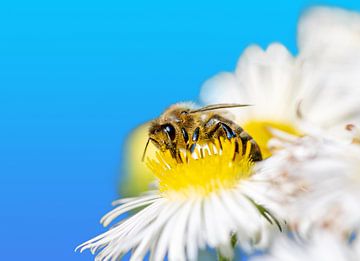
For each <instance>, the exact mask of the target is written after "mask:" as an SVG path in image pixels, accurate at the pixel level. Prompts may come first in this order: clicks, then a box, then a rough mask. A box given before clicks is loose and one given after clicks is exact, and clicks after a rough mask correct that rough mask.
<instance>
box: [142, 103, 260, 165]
mask: <svg viewBox="0 0 360 261" xmlns="http://www.w3.org/2000/svg"><path fill="white" fill-rule="evenodd" d="M245 106H249V105H244V104H214V105H208V106H205V107H202V108H198V109H197V108H194V106H193V105H192V104H190V103H178V104H174V105H172V106H170V107H169V108H168V109H166V110H165V112H164V113H163V114H162V115H161V116H160V117H159V118H157V119H155V120H153V121H152V122H151V123H150V128H149V132H148V141H147V143H146V145H145V149H144V153H143V157H142V160H144V158H145V154H146V150H147V147H148V145H149V142H150V141H151V142H152V143H153V144H154V145H155V146H156V147H157V148H158V149H159V150H161V151H166V150H168V151H169V152H170V153H171V156H172V157H173V158H175V159H176V160H177V161H178V162H180V163H181V162H182V159H181V157H180V150H189V151H190V152H193V151H194V150H195V148H196V145H197V144H208V143H212V142H213V141H214V140H216V139H218V140H219V141H220V138H225V139H229V140H230V139H236V145H237V150H238V151H237V152H239V148H238V146H239V144H240V145H241V146H242V150H241V151H242V152H243V153H245V151H246V146H247V145H248V144H250V146H251V148H250V157H251V159H252V160H253V161H259V160H262V155H261V151H260V148H259V146H258V144H257V143H256V142H255V140H254V139H253V138H252V137H251V136H250V135H249V134H248V133H247V132H246V131H245V130H244V129H243V128H241V127H240V126H239V125H237V124H236V123H235V122H233V121H231V120H230V119H228V118H227V117H226V116H223V115H221V114H220V113H216V112H215V111H216V110H220V109H228V108H238V107H245Z"/></svg>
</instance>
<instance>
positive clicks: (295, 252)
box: [250, 231, 360, 261]
mask: <svg viewBox="0 0 360 261" xmlns="http://www.w3.org/2000/svg"><path fill="white" fill-rule="evenodd" d="M274 242H275V243H274V245H273V246H272V247H271V249H270V252H269V253H268V254H266V255H265V256H259V257H255V258H251V259H250V261H304V260H306V261H322V260H324V261H325V260H326V261H357V260H359V259H360V255H359V253H358V252H356V249H354V245H353V244H351V243H350V242H346V241H343V240H340V239H339V238H338V237H335V236H334V235H333V234H330V233H328V232H326V231H318V232H317V233H315V235H314V236H313V238H311V239H310V240H309V241H307V242H297V241H295V240H294V239H290V238H288V237H286V236H282V237H279V238H278V239H277V240H276V241H274Z"/></svg>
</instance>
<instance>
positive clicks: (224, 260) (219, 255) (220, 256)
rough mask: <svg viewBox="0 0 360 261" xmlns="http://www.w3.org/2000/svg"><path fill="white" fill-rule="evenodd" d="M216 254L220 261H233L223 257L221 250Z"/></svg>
mask: <svg viewBox="0 0 360 261" xmlns="http://www.w3.org/2000/svg"><path fill="white" fill-rule="evenodd" d="M216 252H217V260H218V261H232V259H230V258H227V257H224V256H222V255H221V253H220V251H219V250H217V251H216Z"/></svg>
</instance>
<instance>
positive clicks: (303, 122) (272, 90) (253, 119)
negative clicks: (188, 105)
mask: <svg viewBox="0 0 360 261" xmlns="http://www.w3.org/2000/svg"><path fill="white" fill-rule="evenodd" d="M359 32H360V15H359V14H357V13H352V12H348V11H344V10H341V9H336V8H324V7H321V8H313V9H310V11H308V12H307V13H306V14H305V15H304V16H303V17H302V19H301V20H300V23H299V29H298V43H299V55H298V56H297V57H293V56H292V55H291V54H290V53H289V51H288V50H287V49H286V48H285V47H284V46H282V45H280V44H272V45H270V46H269V47H268V48H267V50H265V51H264V50H262V49H261V48H260V47H258V46H251V47H249V48H247V49H246V50H245V51H244V53H243V54H242V56H241V57H240V59H239V62H238V64H237V67H236V70H235V72H234V73H226V72H225V73H220V74H218V75H216V76H215V77H213V78H212V79H210V80H208V81H207V82H205V84H204V86H203V88H202V92H201V98H202V100H203V102H204V103H206V104H212V103H245V104H252V105H253V106H252V107H248V108H245V109H241V110H239V111H238V112H237V117H236V121H237V123H238V124H239V125H240V126H242V127H244V129H245V130H246V131H247V132H248V133H250V135H251V136H252V137H253V138H254V139H255V140H256V141H257V142H258V144H259V145H260V147H261V148H262V152H263V155H264V156H265V157H267V156H270V155H271V152H270V150H269V149H268V147H267V143H268V141H269V140H270V139H271V138H272V137H273V134H272V132H271V129H278V130H281V131H285V132H288V133H290V134H293V135H298V136H301V135H303V134H307V133H308V130H307V129H308V126H312V128H314V127H315V126H317V127H319V129H321V130H326V131H327V135H329V136H332V137H339V136H342V135H343V134H345V133H346V132H344V126H345V125H346V124H350V123H351V124H356V123H359V122H360V86H358V85H359V84H358V83H359V82H360V74H359V73H358V72H359V70H360V59H359V58H360V34H359Z"/></svg>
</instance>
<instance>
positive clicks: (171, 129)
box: [163, 124, 176, 140]
mask: <svg viewBox="0 0 360 261" xmlns="http://www.w3.org/2000/svg"><path fill="white" fill-rule="evenodd" d="M163 130H164V131H165V132H166V133H167V134H168V135H169V137H170V139H171V140H175V137H176V131H175V128H174V126H173V125H171V124H165V125H163Z"/></svg>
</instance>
